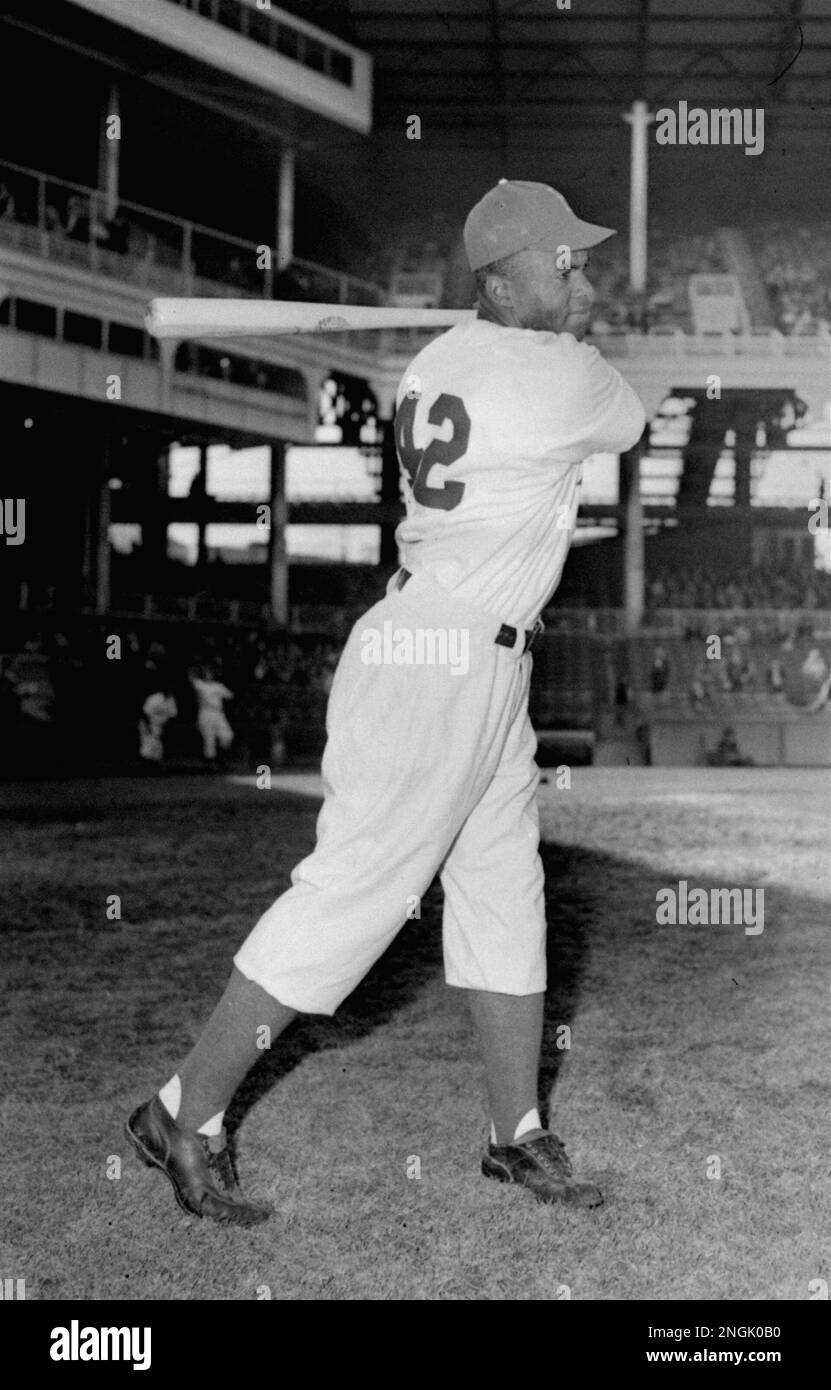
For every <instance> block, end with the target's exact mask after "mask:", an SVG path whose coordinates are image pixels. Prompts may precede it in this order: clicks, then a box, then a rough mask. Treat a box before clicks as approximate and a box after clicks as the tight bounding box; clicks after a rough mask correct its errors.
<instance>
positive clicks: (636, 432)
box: [534, 333, 646, 459]
mask: <svg viewBox="0 0 831 1390" xmlns="http://www.w3.org/2000/svg"><path fill="white" fill-rule="evenodd" d="M542 355H543V356H547V353H546V351H545V349H543V354H542ZM534 390H535V394H536V395H537V402H536V405H537V411H538V412H539V413H538V419H539V415H541V416H542V421H541V423H542V425H543V431H544V432H545V433H547V434H548V437H549V439H550V441H551V443H552V445H553V448H554V450H555V451H556V452H560V451H563V452H564V453H567V454H570V455H572V456H573V455H579V457H580V458H581V459H582V458H586V457H588V455H589V454H601V453H612V454H622V453H624V452H625V450H627V449H631V448H632V446H633V445H634V444H637V442H638V440H639V439H640V437H641V434H642V433H643V428H644V424H645V423H646V415H645V412H644V408H643V405H642V404H641V400H640V397H639V396H638V394H637V392H636V391H634V390H633V389H632V387H631V386H630V385H629V383H628V382H627V381H624V379H623V377H622V376H621V374H620V372H618V371H616V369H615V368H614V367H612V366H611V365H610V364H609V363H608V362H607V361H606V359H605V358H604V357H601V355H600V353H599V352H598V350H597V348H595V347H589V346H588V344H586V343H581V342H578V341H577V339H576V338H575V337H573V335H572V334H570V333H562V334H559V335H558V337H557V342H556V349H554V351H553V352H552V358H551V359H550V360H549V361H547V362H545V363H544V364H543V363H542V362H540V363H538V364H537V370H536V371H535V373H534Z"/></svg>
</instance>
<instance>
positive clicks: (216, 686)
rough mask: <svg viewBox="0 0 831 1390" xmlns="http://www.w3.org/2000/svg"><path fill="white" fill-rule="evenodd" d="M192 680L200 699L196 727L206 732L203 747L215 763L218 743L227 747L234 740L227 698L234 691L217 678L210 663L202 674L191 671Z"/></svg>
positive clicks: (223, 747) (203, 734)
mask: <svg viewBox="0 0 831 1390" xmlns="http://www.w3.org/2000/svg"><path fill="white" fill-rule="evenodd" d="M190 682H191V685H192V686H193V688H194V690H195V691H196V698H197V700H198V702H199V709H198V713H197V716H196V727H197V728H198V730H199V733H200V734H201V736H202V751H203V754H204V757H205V759H206V761H207V762H209V763H212V762H215V760H216V745H217V743H218V744H219V746H220V748H222V749H223V750H224V751H225V750H227V749H229V748H230V747H231V744H232V743H233V741H234V731H233V729H232V728H231V725H230V724H229V723H228V720H227V719H226V717H225V709H224V705H225V701H226V700H232V699H233V698H234V694H233V691H232V690H229V689H228V687H227V686H226V685H223V684H222V682H221V681H220V680H217V679H216V672H215V671H214V668H213V667H212V666H209V665H205V666H202V667H201V668H200V671H199V674H198V675H191V678H190Z"/></svg>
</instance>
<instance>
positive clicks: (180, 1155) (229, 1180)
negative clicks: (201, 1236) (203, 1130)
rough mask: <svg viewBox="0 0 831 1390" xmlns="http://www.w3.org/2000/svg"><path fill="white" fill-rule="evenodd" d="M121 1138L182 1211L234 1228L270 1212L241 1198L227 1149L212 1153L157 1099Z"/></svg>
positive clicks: (255, 1221)
mask: <svg viewBox="0 0 831 1390" xmlns="http://www.w3.org/2000/svg"><path fill="white" fill-rule="evenodd" d="M124 1132H125V1134H126V1135H127V1138H128V1139H129V1140H130V1143H131V1144H132V1145H133V1147H134V1148H135V1149H136V1151H137V1152H138V1155H139V1157H140V1158H141V1159H143V1161H144V1162H145V1163H146V1164H147V1165H148V1167H151V1168H160V1169H161V1170H162V1172H163V1173H164V1175H165V1177H167V1178H169V1179H170V1182H171V1184H172V1187H173V1192H174V1194H175V1197H176V1201H177V1202H178V1203H179V1206H180V1207H181V1208H182V1211H186V1212H188V1213H190V1214H191V1215H192V1216H204V1217H207V1218H208V1220H210V1221H222V1222H225V1223H227V1224H231V1225H236V1226H256V1225H258V1224H259V1223H260V1222H261V1221H267V1220H268V1218H269V1216H271V1207H268V1206H266V1205H265V1204H264V1203H262V1202H251V1201H249V1200H248V1199H247V1198H245V1197H243V1195H242V1193H241V1192H240V1189H239V1184H238V1182H237V1175H236V1173H235V1172H234V1165H233V1161H232V1159H231V1155H230V1153H229V1151H228V1148H227V1146H226V1147H225V1148H224V1149H222V1150H221V1151H220V1152H219V1153H212V1151H211V1150H210V1148H209V1147H208V1141H207V1139H206V1138H205V1136H204V1135H202V1134H193V1133H191V1131H190V1130H187V1129H182V1128H181V1126H180V1125H177V1123H176V1121H175V1120H174V1119H173V1118H172V1116H171V1115H170V1114H168V1112H167V1110H166V1109H165V1107H164V1105H163V1104H162V1102H161V1101H160V1100H159V1097H158V1096H154V1097H153V1099H152V1100H150V1101H148V1102H147V1103H146V1105H140V1106H139V1107H138V1109H137V1110H134V1111H133V1113H132V1115H131V1116H130V1118H129V1120H128V1121H127V1124H126V1126H125V1131H124Z"/></svg>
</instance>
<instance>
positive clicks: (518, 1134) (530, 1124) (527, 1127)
mask: <svg viewBox="0 0 831 1390" xmlns="http://www.w3.org/2000/svg"><path fill="white" fill-rule="evenodd" d="M532 1129H542V1121H541V1120H540V1112H539V1110H538V1109H537V1108H536V1106H535V1107H534V1109H533V1110H529V1111H528V1114H527V1115H523V1117H522V1119H521V1120H520V1122H519V1124H518V1125H517V1127H516V1129H515V1130H514V1143H515V1144H518V1143H519V1141H520V1139H521V1138H522V1136H523V1134H530V1133H531V1130H532Z"/></svg>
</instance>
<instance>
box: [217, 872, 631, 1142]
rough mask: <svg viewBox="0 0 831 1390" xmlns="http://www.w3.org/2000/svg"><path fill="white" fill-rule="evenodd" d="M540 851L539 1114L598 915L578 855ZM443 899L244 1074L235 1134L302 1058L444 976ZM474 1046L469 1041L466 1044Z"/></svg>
mask: <svg viewBox="0 0 831 1390" xmlns="http://www.w3.org/2000/svg"><path fill="white" fill-rule="evenodd" d="M541 854H542V859H543V864H544V867H545V875H546V914H547V918H548V924H549V931H548V948H547V955H548V980H549V987H548V993H547V995H546V1011H545V1028H544V1036H543V1048H542V1061H541V1066H540V1086H539V1094H540V1110H541V1113H542V1114H543V1117H544V1122H545V1115H546V1114H547V1111H548V1105H549V1099H550V1095H551V1092H552V1090H553V1088H554V1086H555V1084H556V1081H557V1075H558V1072H559V1069H560V1065H561V1063H562V1061H563V1057H564V1055H565V1054H564V1051H563V1050H562V1049H561V1048H558V1046H557V1041H558V1036H559V1037H560V1038H562V1034H559V1035H558V1032H557V1030H558V1029H559V1028H560V1027H561V1025H563V1024H565V1025H567V1026H568V1027H571V1026H572V1025H573V1021H574V1018H575V1015H576V1013H577V1007H578V999H579V991H580V982H581V979H582V976H583V971H584V961H585V958H586V953H587V950H588V934H589V932H590V929H591V924H592V918H593V915H594V913H595V912H596V910H597V908H596V902H595V895H594V893H593V892H592V891H591V889H590V888H587V887H586V886H585V885H583V886H581V887H580V888H578V887H577V886H576V884H575V879H574V875H573V873H572V861H573V860H574V858H575V857H576V856H579V855H580V851H575V850H573V849H571V848H570V847H564V846H558V845H543V846H542V847H541ZM580 878H581V881H582V880H583V879H584V878H586V879H592V880H594V881H595V882H599V883H602V882H603V881H604V875H603V874H602V873H599V872H598V869H597V867H596V866H595V867H594V871H593V873H592V874H587V875H580ZM441 908H442V894H441V890H440V888H439V887H438V886H437V885H434V886H433V887H432V888H431V890H430V892H429V893H428V894H427V895H426V897H425V898H424V901H423V903H422V916H421V919H420V920H413V921H410V922H407V923H406V924H405V926H404V927H403V928H402V930H401V931H400V932H399V934H398V936H397V937H396V939H395V941H394V942H393V943H392V945H391V946H390V948H389V949H388V950H387V951H386V952H385V954H384V955H383V956H382V957H381V959H380V960H379V961H378V962H377V963H376V964H375V965H374V966H373V968H372V970H371V971H370V972H369V974H368V975H367V976H366V977H365V979H364V980H363V981H362V982H361V984H360V985H359V986H358V988H357V989H356V990H355V991H354V992H353V993H352V994H351V995H350V996H349V998H348V999H347V1000H346V1001H345V1002H344V1003H343V1004H342V1005H341V1007H340V1009H339V1010H338V1013H337V1014H336V1016H335V1017H334V1018H321V1017H314V1018H313V1017H308V1016H307V1017H304V1018H303V1019H298V1020H297V1021H296V1022H295V1023H294V1024H292V1026H291V1027H290V1028H288V1029H287V1030H286V1032H285V1033H283V1034H282V1036H281V1037H280V1038H279V1040H278V1041H277V1042H276V1044H275V1046H274V1048H273V1050H272V1051H270V1052H268V1053H266V1054H265V1055H264V1056H263V1059H262V1061H261V1062H258V1063H257V1065H256V1066H255V1067H253V1068H252V1070H251V1071H250V1072H249V1073H248V1076H247V1077H246V1078H245V1081H244V1082H243V1084H242V1086H241V1087H240V1088H239V1090H238V1091H237V1093H236V1095H235V1097H234V1100H233V1101H232V1103H231V1106H230V1107H229V1109H228V1112H227V1116H226V1125H227V1128H228V1132H229V1135H231V1136H233V1134H234V1132H235V1131H236V1129H238V1128H239V1126H240V1124H241V1123H242V1121H243V1119H244V1118H245V1115H246V1113H247V1112H248V1110H249V1109H250V1108H251V1107H253V1106H254V1105H255V1104H256V1103H257V1102H258V1101H259V1100H260V1099H261V1098H262V1096H264V1095H265V1094H266V1093H267V1092H268V1091H270V1090H271V1088H272V1086H274V1085H276V1084H277V1083H278V1082H279V1081H280V1080H281V1078H282V1077H284V1076H286V1075H287V1074H288V1073H289V1072H291V1071H292V1070H293V1069H294V1067H296V1066H297V1065H298V1064H299V1063H300V1062H302V1061H303V1059H304V1058H305V1057H308V1056H310V1055H311V1054H312V1053H315V1052H322V1051H326V1050H328V1049H329V1048H337V1047H342V1046H345V1045H346V1044H348V1043H351V1042H354V1041H356V1040H357V1039H359V1038H363V1037H366V1036H367V1035H369V1034H370V1033H373V1032H374V1031H375V1029H376V1028H380V1027H382V1026H383V1025H384V1024H385V1023H387V1022H388V1021H389V1020H390V1019H391V1018H393V1017H394V1015H395V1014H396V1013H398V1011H399V1010H400V1009H402V1008H404V1007H405V1006H406V1005H407V1004H408V1003H410V1001H411V1000H413V999H414V998H415V997H416V996H417V995H418V993H419V992H420V990H421V989H422V987H423V986H424V985H425V984H426V983H427V982H428V981H429V980H432V979H435V978H436V976H437V975H441V973H442V968H443V967H442V950H441ZM474 1046H475V1043H474V1042H473V1040H471V1047H474Z"/></svg>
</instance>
